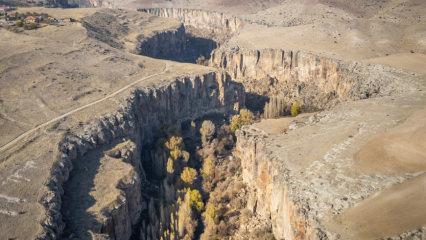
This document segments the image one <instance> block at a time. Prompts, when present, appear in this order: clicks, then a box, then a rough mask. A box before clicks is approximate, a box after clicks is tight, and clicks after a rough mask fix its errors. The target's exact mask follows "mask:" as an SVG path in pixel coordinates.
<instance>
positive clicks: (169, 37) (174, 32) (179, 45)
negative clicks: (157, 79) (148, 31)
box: [136, 25, 189, 61]
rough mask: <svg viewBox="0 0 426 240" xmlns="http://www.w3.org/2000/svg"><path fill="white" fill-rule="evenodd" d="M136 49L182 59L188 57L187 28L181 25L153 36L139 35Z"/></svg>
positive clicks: (147, 53) (139, 51)
mask: <svg viewBox="0 0 426 240" xmlns="http://www.w3.org/2000/svg"><path fill="white" fill-rule="evenodd" d="M138 39H139V40H138V43H137V45H136V51H137V52H138V53H139V54H142V55H145V56H149V57H154V58H161V59H173V60H175V61H182V60H185V59H187V58H188V57H189V56H187V53H186V42H187V35H186V32H185V28H184V26H183V25H181V26H180V27H179V28H177V29H170V30H167V31H162V32H159V33H157V34H155V35H153V36H139V38H138Z"/></svg>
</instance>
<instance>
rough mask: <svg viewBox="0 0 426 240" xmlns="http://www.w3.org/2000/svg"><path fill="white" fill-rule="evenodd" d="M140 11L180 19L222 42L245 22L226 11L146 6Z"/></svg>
mask: <svg viewBox="0 0 426 240" xmlns="http://www.w3.org/2000/svg"><path fill="white" fill-rule="evenodd" d="M139 11H143V12H147V13H150V14H154V15H157V16H160V17H168V18H176V19H179V20H180V21H181V22H182V23H183V24H184V25H185V26H186V27H192V28H195V29H198V30H202V31H203V32H204V34H206V35H208V36H211V37H213V39H215V40H219V41H220V42H222V41H223V40H224V39H226V38H229V37H230V36H232V35H233V34H235V33H237V32H238V31H239V30H240V29H241V28H242V27H243V25H244V22H243V21H242V20H241V19H239V18H236V17H233V16H227V15H226V14H224V13H219V12H212V11H205V10H197V9H183V8H145V9H139Z"/></svg>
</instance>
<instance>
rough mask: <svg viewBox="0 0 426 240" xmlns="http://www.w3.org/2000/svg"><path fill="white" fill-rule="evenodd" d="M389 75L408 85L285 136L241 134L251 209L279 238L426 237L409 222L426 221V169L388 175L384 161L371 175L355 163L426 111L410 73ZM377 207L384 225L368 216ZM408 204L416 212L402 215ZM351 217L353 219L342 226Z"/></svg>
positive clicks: (299, 125) (315, 118)
mask: <svg viewBox="0 0 426 240" xmlns="http://www.w3.org/2000/svg"><path fill="white" fill-rule="evenodd" d="M389 74H392V75H394V76H395V77H398V79H404V87H402V88H398V91H396V92H398V93H394V94H392V95H391V96H384V97H380V98H372V99H368V100H365V101H348V102H344V103H341V104H339V105H337V106H336V107H334V108H332V109H330V110H327V111H324V112H320V113H314V114H308V115H303V116H299V117H297V118H294V120H292V121H291V124H290V126H289V127H288V129H286V131H285V133H282V132H280V133H266V131H264V130H263V129H262V128H261V127H257V126H250V127H244V128H243V129H242V130H241V131H238V132H237V133H236V135H237V145H236V151H235V154H236V156H237V157H239V158H240V159H241V165H242V168H243V171H242V173H243V179H244V181H245V183H246V184H247V185H248V186H249V189H250V193H249V195H250V198H249V200H248V208H249V209H250V210H251V211H252V212H253V213H254V215H255V216H256V217H257V218H258V219H263V220H262V221H266V222H268V223H269V224H270V225H272V228H273V233H274V236H275V238H276V239H378V238H383V239H394V238H387V237H388V236H393V235H398V234H400V233H401V232H405V231H407V232H409V233H407V234H405V233H403V234H401V235H400V236H399V237H397V238H395V239H412V238H410V237H412V236H422V233H421V230H419V231H417V230H415V229H417V228H418V227H419V226H418V224H419V223H421V222H420V221H417V222H415V221H411V220H410V219H411V218H412V216H416V217H417V218H419V219H421V218H423V219H424V217H425V216H426V215H424V214H414V212H416V211H421V210H420V209H421V207H420V206H419V205H418V203H419V202H421V201H422V199H424V188H423V187H422V183H423V182H424V179H425V173H424V167H420V166H419V165H415V166H416V168H414V169H413V170H411V171H403V170H402V169H401V168H397V169H398V170H392V171H393V172H392V174H389V173H386V172H385V171H383V168H384V167H383V166H384V163H382V165H381V166H380V167H374V164H373V163H371V162H370V163H369V164H372V165H370V166H369V167H370V169H368V171H366V170H365V167H364V168H363V169H360V168H359V164H360V163H359V159H357V158H356V156H357V152H358V151H359V149H360V148H363V147H364V146H365V139H370V138H371V137H372V136H375V135H376V134H378V133H381V132H383V131H388V129H394V128H395V127H396V126H399V125H398V124H399V123H401V122H404V121H406V122H407V124H408V123H409V122H410V121H411V120H406V119H407V118H408V119H410V118H411V117H409V116H410V114H412V112H413V111H416V109H417V110H418V109H419V108H420V109H421V108H424V103H425V99H426V98H425V95H424V94H423V91H421V90H422V89H424V86H423V87H421V86H419V85H417V83H414V82H413V81H412V80H413V79H412V77H411V76H410V74H405V73H403V74H402V73H400V72H399V71H393V72H392V73H389ZM395 84H396V83H395ZM419 90H420V91H419ZM407 102H410V105H407V104H406V103H407ZM402 109H404V110H402ZM423 111H424V110H423ZM413 116H414V115H413ZM384 118H386V119H387V120H388V121H383V119H384ZM403 124H404V123H403ZM420 126H422V125H421V124H420ZM410 127H412V128H414V127H415V126H414V125H413V124H411V125H410ZM419 131H421V130H416V132H419ZM388 140H389V139H388ZM389 141H390V142H391V143H388V144H394V145H393V146H396V145H397V143H396V142H395V143H394V142H393V141H394V140H389ZM404 141H407V140H404ZM398 144H401V143H399V142H398ZM376 147H377V146H376ZM419 149H420V148H417V150H416V151H418V150H419ZM405 154H407V153H406V152H405ZM376 158H378V157H377V156H376ZM392 159H394V160H395V159H398V156H395V157H394V158H392ZM374 161H377V160H374ZM388 161H391V160H388ZM395 161H396V160H395ZM409 164H410V163H408V162H407V163H405V166H406V167H407V166H410V165H409ZM407 198H409V200H407ZM378 199H386V200H385V201H380V200H378ZM407 201H409V203H407ZM375 202H379V203H382V205H381V206H380V210H378V212H379V211H380V213H376V214H382V213H384V212H386V214H383V215H381V217H379V216H378V217H377V218H378V219H377V218H375V217H374V216H371V215H365V212H362V209H370V210H369V211H372V209H377V207H378V206H375V205H374V204H375ZM389 202H390V203H389ZM379 203H378V204H379ZM385 204H389V205H385ZM407 204H409V206H410V207H407V209H408V208H409V209H411V208H415V209H418V210H413V212H410V213H404V212H406V211H407V210H406V209H405V210H404V209H400V208H402V207H403V206H405V205H407ZM416 204H417V205H416ZM395 206H399V207H395ZM358 211H360V212H358ZM351 214H353V215H355V216H362V219H356V218H354V217H352V216H353V215H351ZM348 215H350V216H351V217H352V218H351V220H347V219H346V220H344V219H345V217H347V216H348ZM336 219H337V220H336ZM397 219H398V221H395V220H397ZM353 221H356V223H353ZM365 223H368V224H365ZM384 223H386V224H384ZM364 224H365V225H364ZM389 225H390V226H389ZM369 226H371V227H369ZM387 226H389V227H387ZM404 228H405V229H404ZM420 228H421V226H420ZM413 239H422V238H413Z"/></svg>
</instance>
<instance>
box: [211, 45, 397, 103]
mask: <svg viewBox="0 0 426 240" xmlns="http://www.w3.org/2000/svg"><path fill="white" fill-rule="evenodd" d="M209 65H210V66H213V67H217V68H220V69H223V70H226V71H227V72H228V73H229V74H230V75H231V76H232V77H233V78H234V79H236V80H238V81H241V82H242V83H243V84H244V87H245V88H246V90H247V91H248V92H251V93H254V94H256V95H259V96H269V97H271V96H275V97H279V98H282V99H283V100H284V101H285V102H287V105H289V104H290V103H291V102H292V101H294V100H298V101H300V102H301V103H302V105H303V107H304V108H305V109H306V110H317V109H324V108H327V107H330V106H334V105H336V104H337V103H338V102H342V101H346V100H356V99H363V98H369V97H373V96H380V95H386V94H389V93H390V92H393V91H395V89H396V87H395V85H394V81H393V80H394V79H395V77H394V76H391V75H389V76H387V75H386V74H378V73H381V72H383V71H380V70H381V69H379V68H382V67H380V66H367V65H363V64H360V63H356V62H355V63H346V62H344V61H340V60H337V59H333V58H330V57H327V56H322V55H317V54H313V53H308V52H303V51H294V50H282V49H262V50H240V49H239V48H233V49H228V48H226V47H222V48H219V49H216V50H215V51H213V53H212V56H211V59H210V63H209Z"/></svg>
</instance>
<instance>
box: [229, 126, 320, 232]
mask: <svg viewBox="0 0 426 240" xmlns="http://www.w3.org/2000/svg"><path fill="white" fill-rule="evenodd" d="M266 137H267V136H266V135H264V134H263V133H262V132H260V131H257V130H256V129H243V130H241V131H238V132H237V145H236V149H235V150H236V151H235V154H236V156H237V157H239V158H240V159H241V167H242V176H243V180H244V182H245V183H246V184H247V185H248V186H249V189H250V194H249V196H250V197H249V199H248V203H247V207H248V209H249V210H251V211H252V212H253V214H254V215H257V216H258V217H259V218H260V219H264V221H270V224H271V225H272V230H273V233H274V236H275V238H276V239H300V240H301V239H321V238H320V237H319V236H320V235H322V233H321V232H320V231H319V230H318V229H316V228H315V227H314V226H312V222H310V221H309V219H308V217H307V216H306V214H305V213H304V210H303V209H302V208H301V206H300V205H297V204H296V203H295V201H294V199H291V197H290V195H289V191H291V189H289V187H290V186H289V185H288V182H289V181H290V178H289V173H288V170H287V169H285V168H282V167H279V168H278V166H277V165H276V162H275V161H274V158H273V157H271V155H270V152H268V150H267V149H266V144H267V142H266V141H265V138H266ZM282 170H283V171H282Z"/></svg>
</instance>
